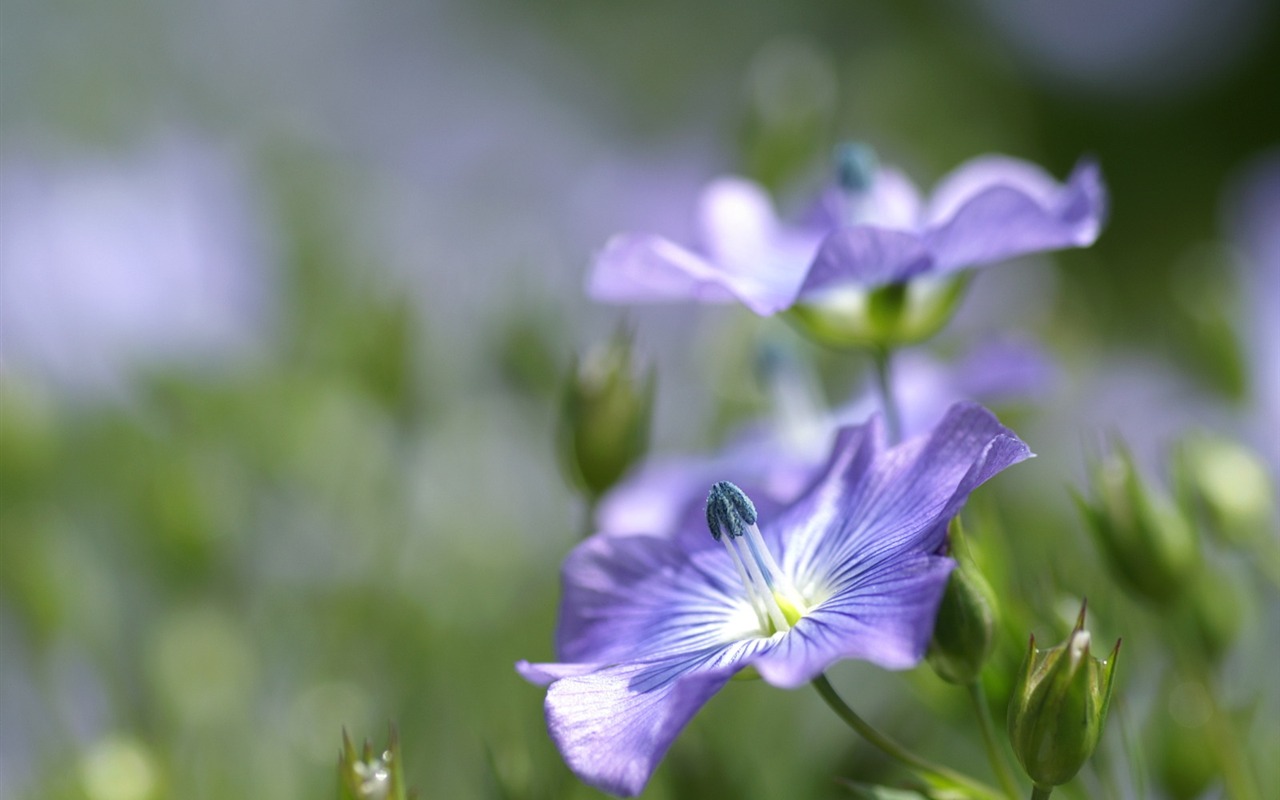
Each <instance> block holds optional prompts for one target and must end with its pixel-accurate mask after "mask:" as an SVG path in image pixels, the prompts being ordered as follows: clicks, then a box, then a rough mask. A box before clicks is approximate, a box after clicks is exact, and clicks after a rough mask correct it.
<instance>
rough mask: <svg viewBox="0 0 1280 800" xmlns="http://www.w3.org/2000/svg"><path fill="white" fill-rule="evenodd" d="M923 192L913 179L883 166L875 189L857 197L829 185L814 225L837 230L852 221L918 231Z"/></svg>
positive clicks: (815, 213)
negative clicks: (851, 196)
mask: <svg viewBox="0 0 1280 800" xmlns="http://www.w3.org/2000/svg"><path fill="white" fill-rule="evenodd" d="M920 207H921V204H920V192H919V191H917V189H916V187H915V184H913V183H912V182H911V179H910V178H908V177H907V176H905V175H903V174H902V173H901V172H899V171H898V170H896V169H893V168H892V167H881V168H880V170H879V171H878V172H877V173H876V178H875V181H874V182H872V184H871V188H870V189H869V190H867V191H866V192H865V193H863V194H862V195H860V196H858V197H856V198H853V199H852V200H851V198H850V197H849V194H848V193H847V192H846V191H844V190H843V189H840V188H839V187H836V186H832V187H829V188H828V189H827V190H826V191H825V192H823V193H822V195H821V196H820V198H819V201H818V203H817V208H815V209H814V210H813V211H812V212H810V214H809V215H808V216H809V220H810V222H811V224H812V225H813V226H814V227H816V228H819V229H821V230H826V231H833V230H836V229H837V228H843V227H845V226H846V225H849V224H850V223H853V222H856V223H857V224H859V225H871V226H874V227H878V228H892V229H898V230H904V231H914V230H915V229H916V228H917V227H919V225H920V213H921V212H920Z"/></svg>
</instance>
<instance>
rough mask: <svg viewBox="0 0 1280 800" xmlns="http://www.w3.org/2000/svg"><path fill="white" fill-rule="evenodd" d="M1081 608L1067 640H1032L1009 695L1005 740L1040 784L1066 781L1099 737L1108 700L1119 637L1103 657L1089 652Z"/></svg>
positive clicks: (1082, 763) (1073, 774) (1117, 652)
mask: <svg viewBox="0 0 1280 800" xmlns="http://www.w3.org/2000/svg"><path fill="white" fill-rule="evenodd" d="M1084 616H1085V609H1084V607H1083V606H1081V608H1080V617H1079V619H1078V620H1077V622H1076V627H1075V629H1074V630H1072V632H1071V636H1070V637H1068V639H1067V641H1066V642H1064V643H1063V644H1060V645H1058V646H1057V647H1051V648H1049V649H1047V650H1038V649H1036V639H1035V637H1034V636H1032V637H1031V645H1030V647H1029V649H1028V651H1027V657H1026V660H1024V661H1023V663H1022V669H1021V670H1020V672H1019V674H1018V677H1017V679H1016V681H1015V682H1014V686H1013V694H1012V696H1011V697H1010V699H1009V740H1010V742H1011V743H1012V745H1013V752H1014V754H1015V755H1016V756H1017V757H1018V761H1019V763H1021V764H1022V768H1023V769H1024V770H1026V773H1027V775H1028V776H1030V778H1031V780H1032V782H1034V783H1035V785H1036V786H1038V787H1040V788H1041V789H1051V788H1052V787H1054V786H1058V785H1060V784H1063V783H1066V782H1067V781H1069V780H1071V778H1072V777H1073V776H1075V774H1076V773H1077V772H1079V771H1080V767H1082V766H1084V762H1085V761H1087V760H1088V759H1089V756H1091V755H1092V754H1093V751H1094V749H1095V748H1096V747H1097V746H1098V741H1099V740H1100V739H1101V738H1102V729H1103V726H1104V725H1105V724H1106V721H1107V708H1108V706H1109V705H1110V702H1111V683H1112V678H1113V677H1114V676H1115V669H1116V657H1117V656H1118V655H1119V653H1120V642H1119V641H1116V646H1115V649H1113V650H1112V651H1111V655H1110V656H1109V657H1108V658H1107V660H1106V661H1100V660H1098V659H1096V658H1094V657H1093V656H1092V655H1090V653H1089V632H1088V631H1086V630H1085V629H1084Z"/></svg>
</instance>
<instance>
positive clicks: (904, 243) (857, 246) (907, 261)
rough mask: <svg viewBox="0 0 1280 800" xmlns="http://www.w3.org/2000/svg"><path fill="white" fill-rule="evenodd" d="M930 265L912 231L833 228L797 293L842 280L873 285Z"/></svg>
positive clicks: (870, 227)
mask: <svg viewBox="0 0 1280 800" xmlns="http://www.w3.org/2000/svg"><path fill="white" fill-rule="evenodd" d="M931 267H932V261H931V259H930V257H929V253H928V252H927V251H926V250H925V247H924V244H923V242H921V240H920V238H919V237H918V236H916V235H915V234H914V233H908V232H906V231H895V230H889V229H886V228H877V227H873V226H870V225H858V226H856V227H852V228H843V229H841V230H838V231H835V232H834V233H832V234H831V235H830V236H828V237H827V238H826V240H824V241H823V243H822V246H821V247H820V248H818V255H817V256H816V257H815V258H814V260H813V264H812V266H810V267H809V272H808V274H807V275H805V278H804V283H803V284H801V286H800V292H799V295H800V296H801V297H804V296H806V295H810V294H815V293H817V292H819V291H822V290H824V289H829V288H833V287H836V286H840V285H844V284H854V285H857V286H865V287H875V286H881V285H883V284H886V283H894V282H896V281H902V280H906V279H907V278H910V277H912V276H913V275H918V274H920V273H922V272H927V271H928V270H929V269H930V268H931Z"/></svg>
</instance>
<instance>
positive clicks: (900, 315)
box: [784, 273, 969, 350]
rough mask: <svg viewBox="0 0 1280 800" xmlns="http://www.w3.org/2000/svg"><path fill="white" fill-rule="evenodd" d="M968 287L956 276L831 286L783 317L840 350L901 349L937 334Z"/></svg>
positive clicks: (965, 279) (966, 278) (966, 277)
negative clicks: (875, 284)
mask: <svg viewBox="0 0 1280 800" xmlns="http://www.w3.org/2000/svg"><path fill="white" fill-rule="evenodd" d="M968 285H969V275H968V273H960V274H958V275H947V276H941V277H939V276H935V275H930V276H924V277H919V278H912V279H908V280H906V281H900V282H898V283H889V284H884V285H882V286H875V287H870V288H869V287H865V286H846V287H840V288H833V289H831V290H828V291H824V292H821V293H818V294H817V295H815V296H814V297H810V298H805V300H804V301H803V302H800V303H797V304H796V305H794V306H792V307H791V308H790V309H788V310H787V311H786V312H785V314H784V319H786V320H787V322H789V323H790V324H791V325H792V326H793V327H794V328H796V329H797V330H798V331H800V332H801V333H802V334H804V335H805V336H806V337H808V338H809V339H811V340H813V341H815V342H817V343H819V344H822V345H826V346H827V347H833V348H836V349H839V350H852V349H858V348H867V347H870V348H894V347H900V346H902V345H908V344H916V343H918V342H922V341H924V340H926V339H928V338H930V337H931V336H933V335H934V334H935V333H937V332H938V331H940V330H941V329H942V327H943V326H944V325H946V324H947V322H949V321H950V320H951V317H952V316H953V315H954V314H955V311H956V309H957V308H958V307H959V305H960V299H961V298H962V297H963V296H964V290H965V288H967V287H968Z"/></svg>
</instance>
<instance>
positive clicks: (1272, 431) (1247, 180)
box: [1226, 151, 1280, 465]
mask: <svg viewBox="0 0 1280 800" xmlns="http://www.w3.org/2000/svg"><path fill="white" fill-rule="evenodd" d="M1226 206H1227V208H1226V214H1227V217H1228V226H1229V233H1230V235H1231V236H1232V238H1233V239H1234V240H1235V241H1236V242H1237V243H1238V244H1239V246H1240V247H1241V249H1242V250H1243V253H1244V257H1245V258H1244V265H1243V266H1244V272H1243V275H1242V276H1241V277H1242V284H1243V290H1244V291H1243V294H1244V296H1245V297H1246V298H1247V301H1246V302H1247V307H1246V312H1247V315H1248V319H1249V322H1248V323H1246V325H1247V327H1246V329H1245V330H1244V331H1242V334H1243V335H1244V336H1245V338H1246V341H1245V346H1246V348H1247V350H1248V352H1249V354H1250V366H1251V368H1252V373H1251V375H1250V379H1251V382H1252V391H1253V395H1254V405H1255V411H1256V412H1257V413H1256V414H1255V416H1256V417H1257V420H1258V424H1257V427H1258V431H1257V434H1258V436H1257V437H1256V438H1257V439H1258V440H1259V442H1261V443H1262V444H1263V446H1264V447H1266V448H1267V455H1268V458H1269V459H1270V461H1271V463H1272V464H1273V465H1280V439H1278V438H1277V436H1276V429H1277V426H1280V151H1272V152H1270V153H1267V154H1266V155H1264V156H1262V157H1261V158H1259V159H1258V160H1256V161H1255V162H1253V163H1252V164H1251V165H1250V167H1249V168H1248V169H1247V171H1246V172H1245V173H1244V176H1243V178H1242V179H1241V181H1240V182H1239V183H1238V184H1237V185H1236V186H1235V187H1234V190H1233V191H1232V192H1231V193H1230V194H1229V195H1228V198H1227V203H1226Z"/></svg>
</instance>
